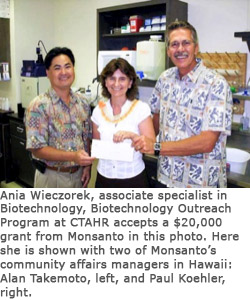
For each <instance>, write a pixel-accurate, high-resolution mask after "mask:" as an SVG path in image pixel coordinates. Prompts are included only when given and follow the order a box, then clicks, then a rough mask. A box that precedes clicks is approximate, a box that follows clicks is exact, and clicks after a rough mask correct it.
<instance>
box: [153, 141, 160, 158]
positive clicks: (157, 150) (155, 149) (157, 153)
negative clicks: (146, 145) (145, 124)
mask: <svg viewBox="0 0 250 300" xmlns="http://www.w3.org/2000/svg"><path fill="white" fill-rule="evenodd" d="M154 151H155V153H154V154H155V156H159V154H160V151H161V143H154Z"/></svg>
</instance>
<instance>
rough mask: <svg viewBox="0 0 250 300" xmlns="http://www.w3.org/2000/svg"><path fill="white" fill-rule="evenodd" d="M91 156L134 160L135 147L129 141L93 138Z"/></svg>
mask: <svg viewBox="0 0 250 300" xmlns="http://www.w3.org/2000/svg"><path fill="white" fill-rule="evenodd" d="M91 156H92V157H96V158H101V159H109V160H120V161H127V162H131V161H133V156H134V148H133V147H131V145H130V144H128V143H113V142H109V141H101V140H92V147H91Z"/></svg>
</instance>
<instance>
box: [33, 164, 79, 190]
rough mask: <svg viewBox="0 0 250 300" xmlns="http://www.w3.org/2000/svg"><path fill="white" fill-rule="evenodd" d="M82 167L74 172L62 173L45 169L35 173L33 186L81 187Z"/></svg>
mask: <svg viewBox="0 0 250 300" xmlns="http://www.w3.org/2000/svg"><path fill="white" fill-rule="evenodd" d="M82 171H83V170H82V168H79V170H78V171H77V172H75V173H64V172H57V171H53V170H49V169H46V171H45V173H44V174H42V173H41V172H39V171H38V170H36V173H35V182H34V188H82V182H81V177H82Z"/></svg>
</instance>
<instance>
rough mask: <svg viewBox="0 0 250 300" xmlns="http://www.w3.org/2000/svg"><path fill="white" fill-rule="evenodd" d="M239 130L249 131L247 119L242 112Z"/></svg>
mask: <svg viewBox="0 0 250 300" xmlns="http://www.w3.org/2000/svg"><path fill="white" fill-rule="evenodd" d="M240 123H241V128H242V130H248V129H249V118H248V117H247V115H246V113H245V112H244V114H243V116H242V117H241V119H240Z"/></svg>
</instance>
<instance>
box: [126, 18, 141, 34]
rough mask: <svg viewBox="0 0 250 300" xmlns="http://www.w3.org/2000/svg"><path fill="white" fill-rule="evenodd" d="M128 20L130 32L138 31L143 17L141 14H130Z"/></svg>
mask: <svg viewBox="0 0 250 300" xmlns="http://www.w3.org/2000/svg"><path fill="white" fill-rule="evenodd" d="M129 22H130V32H139V29H140V28H141V27H142V26H143V18H142V17H141V16H131V17H130V18H129Z"/></svg>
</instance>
